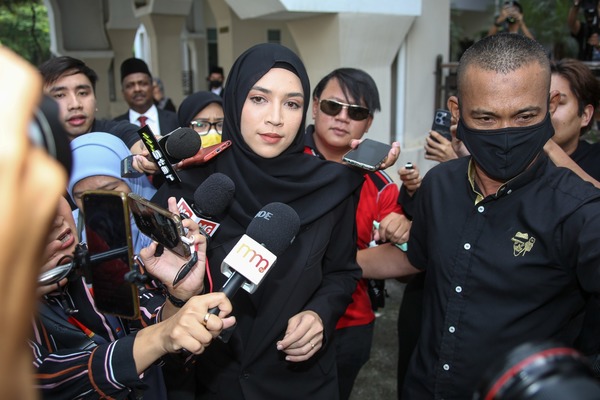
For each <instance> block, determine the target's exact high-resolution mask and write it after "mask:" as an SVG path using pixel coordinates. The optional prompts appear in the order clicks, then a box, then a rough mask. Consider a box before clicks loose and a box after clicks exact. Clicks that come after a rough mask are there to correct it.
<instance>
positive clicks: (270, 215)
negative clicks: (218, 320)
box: [211, 202, 300, 313]
mask: <svg viewBox="0 0 600 400" xmlns="http://www.w3.org/2000/svg"><path fill="white" fill-rule="evenodd" d="M299 230H300V217H298V214H297V213H296V211H294V209H293V208H292V207H290V206H288V205H287V204H284V203H277V202H276V203H269V204H267V205H266V206H264V207H263V208H262V209H261V210H260V211H259V212H258V213H257V214H256V215H255V216H254V219H253V220H252V221H251V222H250V224H249V225H248V228H247V229H246V233H245V234H244V235H243V236H242V237H241V238H240V240H239V241H238V242H237V243H236V244H235V246H233V249H231V251H230V252H229V254H227V256H226V257H225V259H224V260H223V262H222V263H221V272H222V273H223V274H224V275H225V276H227V277H228V278H229V279H228V280H227V282H225V284H224V285H223V287H222V288H221V289H220V291H221V292H223V293H225V294H226V295H227V297H228V298H231V297H232V296H233V295H235V293H236V292H237V291H238V289H240V288H242V289H244V290H245V291H247V292H248V293H254V292H255V291H256V289H257V287H258V285H260V283H261V282H262V280H263V279H264V278H265V276H267V274H268V273H269V271H271V268H273V265H274V264H275V262H276V261H277V257H278V256H280V255H281V254H282V253H283V252H284V251H285V250H286V249H287V248H288V247H289V245H290V244H291V243H292V242H293V241H294V238H295V237H296V234H297V233H298V231H299ZM211 312H213V311H212V310H211ZM213 313H215V312H213Z"/></svg>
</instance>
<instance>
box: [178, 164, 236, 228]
mask: <svg viewBox="0 0 600 400" xmlns="http://www.w3.org/2000/svg"><path fill="white" fill-rule="evenodd" d="M234 194H235V184H234V183H233V181H232V180H231V179H230V178H229V177H228V176H227V175H225V174H222V173H220V172H215V173H213V174H211V175H210V176H209V177H208V178H206V179H205V180H204V182H202V183H201V184H200V186H198V188H197V189H196V191H195V192H194V203H193V204H192V205H189V204H188V203H187V202H186V201H185V200H184V199H180V200H179V202H178V203H177V208H178V209H179V213H180V214H181V215H183V216H184V217H186V218H191V219H193V220H194V221H195V222H196V223H197V224H198V225H200V229H201V232H202V233H203V234H204V235H205V236H207V237H212V236H213V235H214V234H215V233H216V232H217V229H219V226H220V225H221V224H219V223H218V222H217V221H216V220H218V219H219V218H221V217H223V213H224V212H225V210H227V208H228V207H229V204H230V203H231V200H233V196H234Z"/></svg>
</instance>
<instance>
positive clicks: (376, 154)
mask: <svg viewBox="0 0 600 400" xmlns="http://www.w3.org/2000/svg"><path fill="white" fill-rule="evenodd" d="M391 148H392V146H390V145H389V144H386V143H381V142H378V141H376V140H371V139H365V140H363V141H362V142H361V143H360V144H359V145H358V146H357V147H356V148H355V149H352V150H350V151H349V152H347V153H346V154H344V156H343V157H342V160H343V161H345V162H347V163H348V164H350V165H354V166H355V167H359V168H362V169H365V170H367V171H377V169H378V168H379V166H380V165H381V164H382V163H383V162H384V161H385V159H386V157H387V155H388V153H389V152H390V149H391Z"/></svg>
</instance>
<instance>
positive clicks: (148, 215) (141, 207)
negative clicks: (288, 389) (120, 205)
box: [127, 193, 191, 258]
mask: <svg viewBox="0 0 600 400" xmlns="http://www.w3.org/2000/svg"><path fill="white" fill-rule="evenodd" d="M127 202H128V203H129V208H130V209H131V213H132V214H133V219H134V220H135V224H136V225H137V227H138V229H139V230H140V232H142V233H143V234H144V235H146V236H149V237H151V238H152V240H155V241H157V242H158V243H160V244H162V245H163V246H165V247H166V248H168V249H169V250H171V251H172V252H174V253H176V254H178V255H180V256H181V257H184V258H189V257H190V256H191V251H190V246H188V245H187V244H185V243H183V242H182V241H181V237H182V236H185V231H184V229H183V225H182V224H181V217H180V216H179V215H177V214H173V213H172V212H170V211H169V210H165V209H164V208H162V207H159V206H157V205H156V204H154V203H151V202H150V201H148V200H146V199H144V198H143V197H141V196H138V195H136V194H135V193H129V195H128V196H127Z"/></svg>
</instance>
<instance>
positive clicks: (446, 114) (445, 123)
mask: <svg viewBox="0 0 600 400" xmlns="http://www.w3.org/2000/svg"><path fill="white" fill-rule="evenodd" d="M451 117H452V115H451V114H450V111H448V110H444V109H441V108H439V109H437V110H435V114H434V116H433V123H432V124H431V130H432V131H436V132H437V133H439V134H440V135H442V136H443V137H445V138H446V139H448V140H450V141H452V134H451V133H450V125H451V122H450V120H451Z"/></svg>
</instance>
